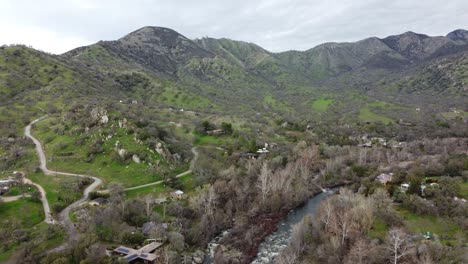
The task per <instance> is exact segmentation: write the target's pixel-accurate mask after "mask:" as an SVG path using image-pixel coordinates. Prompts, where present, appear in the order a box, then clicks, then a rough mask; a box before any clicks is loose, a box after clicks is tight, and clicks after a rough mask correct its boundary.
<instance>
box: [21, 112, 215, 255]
mask: <svg viewBox="0 0 468 264" xmlns="http://www.w3.org/2000/svg"><path fill="white" fill-rule="evenodd" d="M47 117H48V116H47V115H45V116H43V117H40V118H38V119H36V120H33V121H32V122H31V123H30V124H29V125H27V126H26V127H25V128H24V135H25V136H26V137H28V138H30V139H31V140H32V141H33V142H34V145H35V147H36V153H37V156H38V157H39V161H40V169H41V170H42V172H43V173H44V174H45V175H49V176H54V175H63V176H71V177H80V178H92V179H93V180H94V182H93V183H92V184H91V185H89V186H88V187H87V188H86V189H85V190H84V192H83V196H82V197H81V199H79V200H77V201H75V202H74V203H72V204H71V205H69V206H67V207H66V208H65V209H64V210H63V211H62V212H60V213H59V215H58V220H57V222H58V223H60V224H62V225H64V226H65V228H66V229H67V232H68V235H69V237H68V242H66V243H64V244H62V245H60V246H58V247H56V248H54V249H52V250H50V251H48V252H49V253H50V252H59V251H61V250H63V249H65V248H66V247H67V246H68V244H69V243H70V242H71V241H76V240H78V239H79V233H78V232H77V230H76V228H75V226H74V224H73V223H72V221H71V220H70V211H71V210H73V209H74V208H76V207H78V206H79V205H80V204H82V203H83V202H85V201H86V200H88V198H89V193H91V192H93V191H94V190H95V189H96V188H97V187H98V186H99V185H101V184H102V180H101V179H99V178H98V177H95V176H90V175H83V174H76V173H68V172H61V171H53V170H49V169H48V168H47V158H46V155H45V153H44V149H43V148H42V144H41V142H40V141H39V140H37V139H36V138H35V137H34V136H32V135H31V127H32V125H34V124H35V123H37V122H39V121H41V120H43V119H45V118H47ZM197 148H198V147H193V148H192V149H191V151H192V153H193V155H194V157H193V159H192V160H191V161H190V168H189V170H187V171H185V172H183V173H181V174H178V175H177V176H176V178H180V177H183V176H185V175H187V174H190V173H192V170H193V168H194V166H195V162H196V161H197V160H198V157H199V153H198V151H197ZM208 148H216V149H219V150H223V149H222V148H219V147H208ZM223 151H224V150H223ZM25 180H26V181H27V183H28V184H32V185H34V186H36V187H37V188H38V190H39V191H40V193H41V201H42V204H43V206H44V212H45V215H46V219H45V222H47V223H50V224H54V223H56V221H55V220H54V219H53V217H52V214H51V211H50V206H49V202H48V201H47V198H46V192H45V191H44V189H43V188H42V187H41V186H40V185H39V184H36V183H34V182H32V181H31V180H29V179H26V178H25ZM163 182H164V181H157V182H153V183H148V184H143V185H139V186H134V187H130V188H127V189H125V190H126V191H128V190H135V189H140V188H144V187H148V186H153V185H158V184H162V183H163ZM106 191H108V190H103V191H101V192H106Z"/></svg>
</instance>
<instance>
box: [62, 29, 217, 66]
mask: <svg viewBox="0 0 468 264" xmlns="http://www.w3.org/2000/svg"><path fill="white" fill-rule="evenodd" d="M93 49H94V50H99V49H104V50H105V52H107V53H108V54H111V56H115V57H116V58H118V59H119V60H121V61H124V62H128V63H135V64H137V65H140V66H141V67H143V68H146V69H149V70H152V71H155V72H159V73H164V74H174V73H175V72H176V71H177V67H178V65H180V64H184V63H187V62H188V60H190V59H192V58H195V57H199V58H205V57H207V58H209V57H213V56H214V55H213V54H211V53H210V52H208V51H206V50H205V49H203V48H201V47H199V46H198V45H197V44H195V43H194V42H193V41H192V40H190V39H188V38H186V37H185V36H183V35H181V34H179V33H177V32H176V31H174V30H172V29H168V28H161V27H144V28H141V29H139V30H136V31H134V32H132V33H130V34H128V35H126V36H124V37H122V38H120V39H119V40H116V41H100V42H98V43H96V44H94V45H92V46H90V47H84V48H78V49H75V50H72V51H70V52H67V53H65V54H64V56H65V57H68V58H74V57H79V56H80V55H81V54H82V53H84V52H88V51H89V50H93Z"/></svg>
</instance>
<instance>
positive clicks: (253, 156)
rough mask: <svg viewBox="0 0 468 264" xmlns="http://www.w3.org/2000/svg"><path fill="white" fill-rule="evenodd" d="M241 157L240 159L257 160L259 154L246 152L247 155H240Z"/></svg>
mask: <svg viewBox="0 0 468 264" xmlns="http://www.w3.org/2000/svg"><path fill="white" fill-rule="evenodd" d="M239 157H240V158H247V159H256V158H257V157H258V154H257V153H250V152H246V153H240V154H239Z"/></svg>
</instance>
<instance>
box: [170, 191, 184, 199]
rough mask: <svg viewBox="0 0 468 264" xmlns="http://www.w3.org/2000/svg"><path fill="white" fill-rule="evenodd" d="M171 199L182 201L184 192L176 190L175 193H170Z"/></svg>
mask: <svg viewBox="0 0 468 264" xmlns="http://www.w3.org/2000/svg"><path fill="white" fill-rule="evenodd" d="M171 196H172V198H174V199H183V198H184V192H183V191H181V190H177V191H175V192H172V193H171Z"/></svg>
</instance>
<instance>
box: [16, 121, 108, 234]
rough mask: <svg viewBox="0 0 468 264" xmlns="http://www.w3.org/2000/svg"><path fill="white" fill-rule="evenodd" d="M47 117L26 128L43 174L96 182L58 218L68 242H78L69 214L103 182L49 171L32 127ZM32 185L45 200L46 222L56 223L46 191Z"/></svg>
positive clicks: (79, 175) (25, 132)
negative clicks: (33, 134)
mask: <svg viewBox="0 0 468 264" xmlns="http://www.w3.org/2000/svg"><path fill="white" fill-rule="evenodd" d="M46 117H47V115H46V116H43V117H40V118H38V119H36V120H34V121H32V122H31V123H30V124H29V125H27V126H26V127H25V128H24V135H25V136H26V137H28V138H30V139H31V140H32V141H33V142H34V145H35V146H36V153H37V156H38V157H39V162H40V169H41V170H42V172H43V173H44V174H45V175H49V176H54V175H63V176H71V177H79V178H92V179H93V180H94V182H93V183H92V184H91V185H89V186H88V187H86V189H85V190H84V192H83V196H82V197H81V199H79V200H78V201H75V202H74V203H72V204H71V205H69V206H68V207H66V208H65V209H64V210H63V211H62V212H60V214H59V217H58V222H59V223H61V224H63V225H64V226H65V228H66V229H67V232H68V235H69V238H68V240H69V241H73V240H78V238H79V235H78V232H77V231H76V229H75V226H74V225H73V223H72V222H71V220H70V216H69V213H70V211H71V210H72V209H74V208H75V207H77V206H78V205H80V204H81V203H83V202H85V201H86V200H88V198H89V193H90V192H92V191H94V190H95V189H96V188H97V187H98V186H99V185H100V184H102V180H101V179H99V178H97V177H95V176H90V175H83V174H76V173H68V172H60V171H53V170H49V169H48V168H47V159H46V155H45V153H44V149H43V148H42V144H41V142H39V140H37V139H36V138H35V137H33V136H32V135H31V127H32V125H34V124H35V123H37V122H39V121H41V120H43V119H44V118H46ZM30 183H31V184H33V185H35V186H36V187H37V188H38V189H39V191H40V192H41V194H43V195H41V197H42V198H43V199H45V200H43V201H42V202H43V205H44V212H45V213H46V222H48V223H55V221H54V219H53V218H52V215H51V213H50V207H49V202H48V201H47V199H46V198H45V194H46V192H45V191H44V189H43V188H42V187H41V186H40V185H38V184H36V183H33V182H31V181H30ZM41 200H42V199H41ZM46 207H47V209H46Z"/></svg>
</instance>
